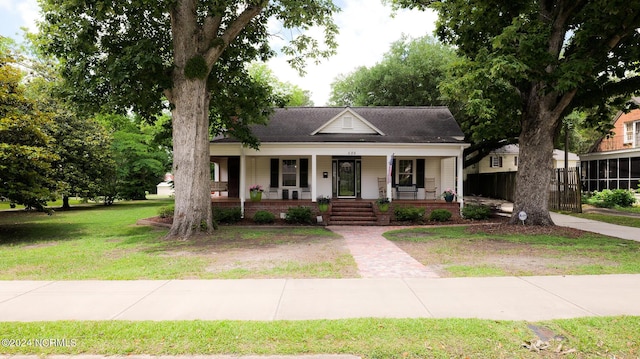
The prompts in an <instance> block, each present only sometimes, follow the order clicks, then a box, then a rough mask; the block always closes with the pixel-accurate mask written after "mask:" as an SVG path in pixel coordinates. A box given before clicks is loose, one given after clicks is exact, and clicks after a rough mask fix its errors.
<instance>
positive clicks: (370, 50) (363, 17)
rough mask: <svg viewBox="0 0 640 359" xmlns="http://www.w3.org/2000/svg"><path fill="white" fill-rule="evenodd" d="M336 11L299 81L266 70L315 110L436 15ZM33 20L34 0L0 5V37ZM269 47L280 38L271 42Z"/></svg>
mask: <svg viewBox="0 0 640 359" xmlns="http://www.w3.org/2000/svg"><path fill="white" fill-rule="evenodd" d="M336 3H338V4H340V6H341V7H342V11H341V12H340V13H338V14H337V16H336V17H335V21H336V23H337V24H338V27H339V28H340V34H339V36H338V38H337V43H338V49H337V51H338V52H337V54H336V55H334V56H332V57H331V58H329V59H327V60H323V61H322V63H321V64H320V65H315V64H313V63H310V64H309V65H308V66H307V68H306V71H307V74H306V75H305V77H303V78H301V77H300V76H299V75H298V73H297V72H296V71H294V70H292V69H291V68H290V67H289V65H288V64H287V62H286V58H284V57H276V58H274V59H272V60H271V61H270V62H269V67H270V68H271V69H272V70H273V72H274V74H275V75H276V77H278V79H280V80H281V81H288V82H291V83H293V84H296V85H298V86H300V87H301V88H302V89H305V90H309V91H311V93H312V100H313V102H314V104H315V105H316V106H322V105H325V104H326V102H327V101H328V99H329V94H330V91H331V82H333V81H334V79H335V78H336V77H337V76H338V75H340V74H347V73H349V72H351V71H353V70H355V69H356V68H357V67H359V66H371V65H374V64H375V63H376V62H379V61H380V60H381V59H382V55H383V54H384V53H385V52H387V51H388V50H389V46H390V44H391V43H392V42H394V41H396V40H399V39H400V38H401V36H402V35H403V34H405V35H407V36H410V37H414V38H415V37H420V36H424V35H427V34H429V35H430V34H432V33H433V30H434V29H435V21H436V18H437V17H436V15H435V14H434V13H430V12H422V11H399V12H398V13H397V14H396V16H395V17H394V18H391V16H390V14H391V9H390V8H389V6H386V5H383V4H382V1H381V0H342V1H337V2H336ZM38 18H39V7H38V3H37V0H0V34H1V35H2V36H7V37H13V38H15V39H18V40H19V39H21V37H22V31H21V30H20V28H21V27H27V28H28V29H29V30H30V31H35V30H36V27H35V21H36V20H37V19H38ZM273 41H274V45H276V47H277V45H278V44H276V42H278V41H281V39H279V38H277V37H275V38H274V40H273Z"/></svg>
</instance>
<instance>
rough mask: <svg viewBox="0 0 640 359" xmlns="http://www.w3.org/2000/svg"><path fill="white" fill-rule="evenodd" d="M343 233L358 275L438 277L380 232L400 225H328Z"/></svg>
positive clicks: (370, 276)
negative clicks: (356, 266)
mask: <svg viewBox="0 0 640 359" xmlns="http://www.w3.org/2000/svg"><path fill="white" fill-rule="evenodd" d="M328 228H329V229H330V230H331V231H332V232H334V233H337V234H339V235H341V236H343V237H344V239H345V241H346V243H347V248H349V251H350V252H351V255H352V256H353V258H354V259H355V261H356V264H357V265H358V271H359V272H360V275H361V276H362V278H438V277H439V276H438V274H437V273H436V272H434V271H432V270H430V269H429V268H427V267H425V266H424V265H422V264H421V263H420V262H418V261H417V260H415V259H413V257H411V256H410V255H409V254H407V252H405V251H403V250H402V249H400V248H398V246H396V245H395V244H393V243H392V242H391V241H389V240H387V239H386V238H384V237H383V236H382V233H384V232H387V231H390V230H393V229H398V228H404V227H376V226H329V227H328Z"/></svg>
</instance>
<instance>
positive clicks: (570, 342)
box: [0, 317, 640, 358]
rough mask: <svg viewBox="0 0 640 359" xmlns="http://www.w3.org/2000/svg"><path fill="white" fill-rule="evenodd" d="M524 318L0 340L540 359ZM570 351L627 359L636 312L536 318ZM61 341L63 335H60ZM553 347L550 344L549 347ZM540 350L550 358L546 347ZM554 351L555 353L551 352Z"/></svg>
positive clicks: (0, 334)
mask: <svg viewBox="0 0 640 359" xmlns="http://www.w3.org/2000/svg"><path fill="white" fill-rule="evenodd" d="M528 324H530V323H527V322H522V321H495V320H479V319H351V320H317V321H275V322H246V321H242V322H241V321H215V322H211V321H168V322H125V321H106V322H91V321H89V322H87V321H73V322H33V323H15V322H10V323H3V325H2V326H0V338H3V339H4V338H11V339H25V340H27V339H37V338H52V339H59V340H60V343H63V344H66V345H62V346H52V345H49V346H35V345H33V343H34V342H32V343H31V344H32V345H23V346H17V345H14V346H9V345H3V346H2V347H1V350H0V353H3V354H37V355H47V354H102V355H129V354H149V355H179V354H187V355H188V354H231V355H249V354H253V355H292V354H353V355H359V356H362V357H364V358H426V357H428V358H540V357H548V356H545V353H544V352H541V353H533V352H530V351H529V350H527V349H525V348H523V347H522V343H523V342H525V341H529V340H533V339H535V338H536V337H535V334H534V333H533V332H532V331H531V330H530V329H529V328H528V327H527V325H528ZM535 324H536V325H537V326H544V327H546V328H548V329H550V330H552V331H553V332H554V333H555V334H556V335H560V336H562V337H564V338H566V339H565V340H563V341H562V342H561V343H562V346H563V348H564V349H565V350H566V349H575V350H576V351H577V352H576V353H575V354H574V355H569V356H562V357H568V358H575V357H579V358H601V357H605V356H606V357H607V358H613V357H618V358H632V357H637V355H638V350H639V348H640V336H638V335H637V333H638V328H639V327H640V317H613V318H582V319H571V320H554V321H547V322H540V323H535ZM62 339H64V341H62ZM557 345H558V343H557V342H554V346H553V348H552V349H551V350H553V349H555V348H556V346H557ZM546 355H551V356H553V353H551V352H547V353H546ZM553 357H555V356H553Z"/></svg>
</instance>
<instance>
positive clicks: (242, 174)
mask: <svg viewBox="0 0 640 359" xmlns="http://www.w3.org/2000/svg"><path fill="white" fill-rule="evenodd" d="M246 177H247V158H246V157H245V155H244V146H242V147H241V149H240V211H241V212H242V217H243V218H244V202H245V195H246V194H245V190H246V187H247V179H246Z"/></svg>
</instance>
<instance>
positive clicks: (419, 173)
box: [416, 158, 424, 188]
mask: <svg viewBox="0 0 640 359" xmlns="http://www.w3.org/2000/svg"><path fill="white" fill-rule="evenodd" d="M416 177H417V178H416V187H418V188H424V158H418V159H416Z"/></svg>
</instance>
